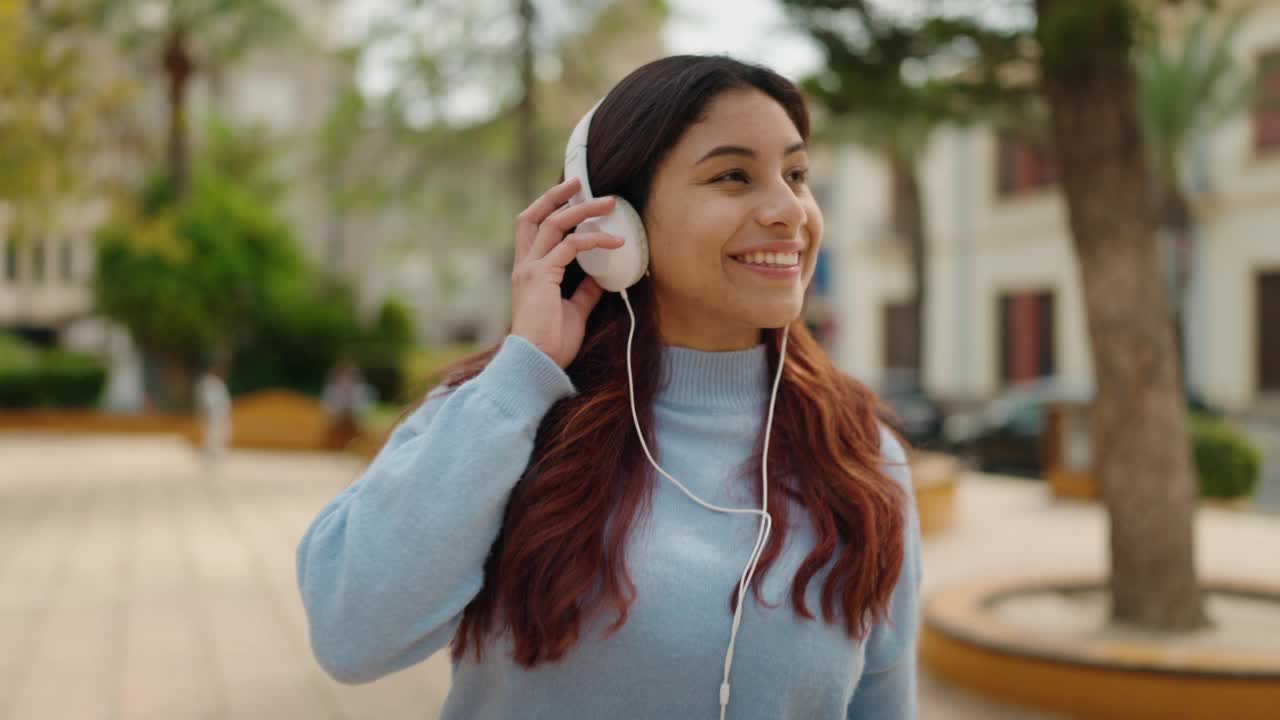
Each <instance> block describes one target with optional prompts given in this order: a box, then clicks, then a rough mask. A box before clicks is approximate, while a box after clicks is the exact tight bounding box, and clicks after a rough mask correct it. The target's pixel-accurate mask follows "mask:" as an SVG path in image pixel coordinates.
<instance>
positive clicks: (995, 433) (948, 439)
mask: <svg viewBox="0 0 1280 720" xmlns="http://www.w3.org/2000/svg"><path fill="white" fill-rule="evenodd" d="M1092 399H1093V389H1092V388H1091V387H1090V386H1089V385H1088V384H1082V383H1078V382H1071V381H1066V380H1063V379H1061V378H1054V377H1045V378H1040V379H1037V380H1033V381H1031V382H1027V383H1022V384H1019V385H1014V386H1012V387H1010V388H1009V389H1007V390H1005V391H1004V392H1002V393H1000V394H999V395H997V396H995V397H994V398H992V399H991V401H990V402H988V403H986V404H985V405H983V406H982V407H981V408H979V409H978V410H974V411H969V412H959V413H953V414H951V415H950V416H948V417H947V418H946V420H945V421H944V423H943V429H942V436H943V444H944V445H945V447H946V448H947V450H948V451H950V452H953V453H955V454H957V455H960V456H961V457H964V458H966V459H967V460H968V461H969V462H970V464H971V465H972V467H973V468H974V469H975V470H980V471H982V472H992V473H1004V474H1008V475H1019V476H1024V477H1032V478H1038V477H1040V476H1041V475H1042V474H1043V472H1044V468H1043V457H1044V442H1043V436H1044V432H1045V422H1046V415H1047V411H1048V409H1049V407H1050V406H1052V405H1055V404H1058V403H1072V404H1075V403H1082V404H1083V403H1089V402H1091V401H1092ZM1186 404H1187V409H1188V411H1189V412H1192V413H1197V414H1202V415H1214V416H1218V415H1221V414H1222V412H1221V410H1220V409H1218V408H1215V407H1214V406H1212V405H1210V404H1209V403H1207V402H1205V400H1204V399H1203V398H1202V397H1200V396H1199V395H1198V394H1196V393H1191V394H1189V395H1188V397H1187V401H1186Z"/></svg>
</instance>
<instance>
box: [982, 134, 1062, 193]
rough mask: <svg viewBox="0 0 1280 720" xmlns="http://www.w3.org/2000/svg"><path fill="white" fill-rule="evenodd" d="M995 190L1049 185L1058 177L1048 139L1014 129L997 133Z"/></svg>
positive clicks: (1014, 190) (1026, 189) (1024, 189)
mask: <svg viewBox="0 0 1280 720" xmlns="http://www.w3.org/2000/svg"><path fill="white" fill-rule="evenodd" d="M996 155H997V166H998V167H997V173H996V190H997V191H998V192H999V193H1000V195H1002V196H1009V195H1018V194H1020V193H1025V192H1032V191H1035V190H1039V189H1041V188H1046V187H1049V186H1050V185H1053V184H1054V183H1056V182H1057V181H1058V167H1057V164H1056V163H1055V162H1054V160H1053V154H1052V153H1051V152H1050V151H1049V146H1048V144H1047V143H1044V142H1040V141H1037V140H1033V139H1031V138H1028V137H1027V136H1025V135H1022V134H1019V133H1016V132H1013V131H1001V132H999V133H997V135H996Z"/></svg>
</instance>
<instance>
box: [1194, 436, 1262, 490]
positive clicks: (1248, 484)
mask: <svg viewBox="0 0 1280 720" xmlns="http://www.w3.org/2000/svg"><path fill="white" fill-rule="evenodd" d="M1191 440H1192V450H1193V453H1194V455H1195V461H1196V470H1197V472H1198V473H1199V475H1200V496H1201V497H1206V498H1220V499H1232V498H1241V497H1247V496H1249V495H1251V494H1253V491H1254V489H1255V488H1256V486H1257V484H1258V469H1259V466H1260V465H1261V456H1260V454H1259V452H1258V449H1257V448H1256V447H1254V446H1253V445H1252V444H1251V443H1250V442H1249V440H1248V439H1247V438H1246V437H1245V436H1244V435H1243V434H1242V433H1241V432H1240V431H1239V430H1237V429H1236V428H1235V427H1233V426H1232V425H1231V424H1229V423H1228V422H1226V421H1224V420H1220V419H1217V418H1210V417H1203V416H1197V417H1192V418H1191Z"/></svg>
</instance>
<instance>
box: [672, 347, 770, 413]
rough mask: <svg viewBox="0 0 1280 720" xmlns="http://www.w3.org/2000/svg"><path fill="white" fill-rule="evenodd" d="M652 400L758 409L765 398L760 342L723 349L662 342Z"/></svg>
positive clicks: (766, 375)
mask: <svg viewBox="0 0 1280 720" xmlns="http://www.w3.org/2000/svg"><path fill="white" fill-rule="evenodd" d="M662 368H663V372H662V379H661V380H660V381H659V383H658V393H657V397H656V401H657V402H659V403H663V404H670V405H681V406H686V407H705V408H715V409H722V410H736V409H748V410H756V409H759V407H760V405H761V404H762V403H764V402H766V401H767V400H768V398H769V390H770V388H769V382H770V380H771V378H772V376H771V374H770V372H769V356H768V353H767V348H766V346H765V345H764V344H760V345H756V346H755V347H751V348H747V349H746V350H732V351H727V352H706V351H703V350H693V349H691V348H685V347H676V346H673V345H663V346H662Z"/></svg>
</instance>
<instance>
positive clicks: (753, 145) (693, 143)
mask: <svg viewBox="0 0 1280 720" xmlns="http://www.w3.org/2000/svg"><path fill="white" fill-rule="evenodd" d="M803 142H804V140H803V138H801V137H800V132H799V131H798V130H796V126H795V123H793V122H792V121H791V117H790V116H789V115H787V112H786V110H784V109H783V108H782V105H780V104H779V103H778V101H776V100H774V99H773V98H771V97H769V96H768V95H766V94H764V93H763V92H760V91H758V90H734V91H728V92H725V93H721V94H720V96H719V97H717V98H715V99H714V100H712V101H711V102H710V103H708V104H707V108H706V111H705V112H704V113H703V116H702V118H701V119H699V121H698V122H696V123H694V124H693V125H690V126H689V128H688V129H687V130H686V131H685V133H684V135H683V136H682V137H681V138H680V141H679V142H678V143H676V147H675V148H674V152H673V154H674V155H679V156H681V157H682V158H683V159H684V160H686V161H687V162H697V161H698V160H700V159H702V158H703V157H704V156H705V155H706V154H707V153H709V152H712V151H714V150H715V149H716V148H718V147H721V146H731V147H740V148H745V149H748V150H751V151H753V152H755V153H758V154H759V155H760V156H761V157H766V158H767V157H769V156H779V155H783V154H785V153H786V152H787V151H788V150H791V149H793V148H794V146H796V145H797V144H803Z"/></svg>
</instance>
